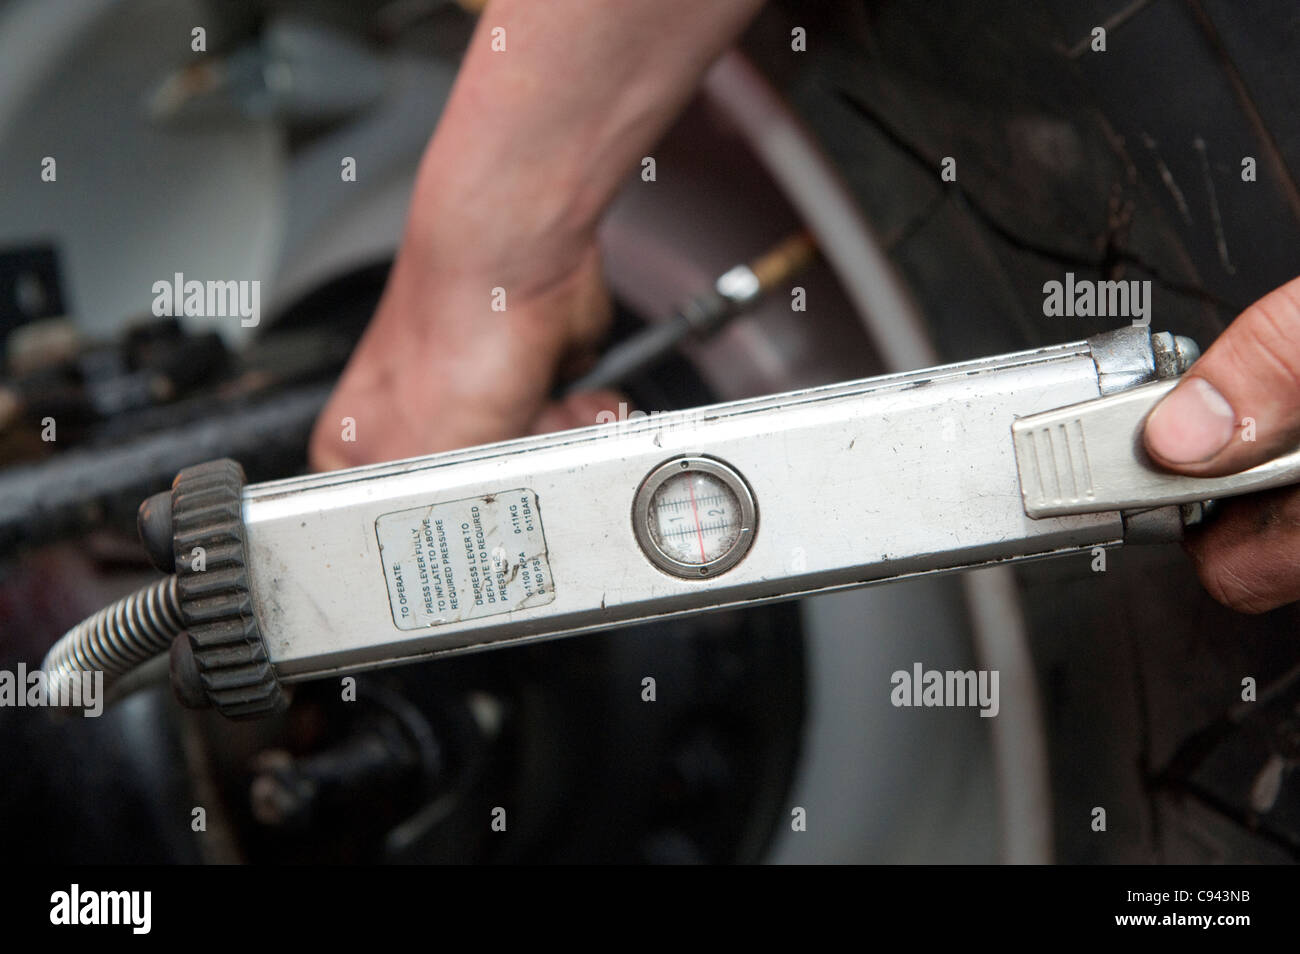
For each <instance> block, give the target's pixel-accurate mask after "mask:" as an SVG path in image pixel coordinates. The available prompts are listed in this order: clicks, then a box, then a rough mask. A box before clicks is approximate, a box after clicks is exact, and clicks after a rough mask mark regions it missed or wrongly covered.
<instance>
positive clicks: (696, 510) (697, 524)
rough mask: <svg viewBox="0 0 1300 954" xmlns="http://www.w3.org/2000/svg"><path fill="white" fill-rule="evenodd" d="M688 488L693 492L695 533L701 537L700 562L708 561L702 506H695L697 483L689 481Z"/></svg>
mask: <svg viewBox="0 0 1300 954" xmlns="http://www.w3.org/2000/svg"><path fill="white" fill-rule="evenodd" d="M686 489H687V490H688V491H690V494H691V513H693V514H695V535H696V536H697V537H699V538H700V562H701V563H708V562H709V558H708V557H706V556H705V555H704V530H703V529H701V527H700V508H699V507H697V506H695V484H694V483H693V482H688V483H687V484H686Z"/></svg>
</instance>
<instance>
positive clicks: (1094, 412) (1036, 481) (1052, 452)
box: [1011, 378, 1300, 518]
mask: <svg viewBox="0 0 1300 954" xmlns="http://www.w3.org/2000/svg"><path fill="white" fill-rule="evenodd" d="M1177 384H1178V379H1177V378H1174V379H1172V380H1164V381H1157V382H1156V383H1154V384H1146V385H1142V386H1141V387H1137V388H1132V389H1130V390H1127V391H1121V392H1119V393H1118V394H1111V395H1108V396H1106V397H1102V398H1098V399H1096V400H1093V401H1085V402H1083V403H1081V404H1072V405H1069V406H1068V407H1062V408H1057V409H1056V410H1054V411H1044V412H1041V413H1039V414H1031V415H1029V416H1028V417H1022V418H1020V419H1018V420H1017V421H1016V422H1015V423H1014V424H1012V426H1011V436H1012V441H1013V443H1014V445H1015V449H1016V467H1017V470H1018V471H1019V473H1020V493H1021V497H1022V498H1023V499H1024V503H1025V513H1026V514H1028V515H1029V516H1030V517H1034V518H1040V517H1061V516H1065V515H1067V514H1080V513H1100V512H1102V511H1109V510H1131V509H1137V508H1147V507H1159V506H1163V505H1166V504H1180V503H1190V502H1192V501H1194V500H1208V499H1210V498H1212V497H1232V496H1235V495H1237V494H1245V493H1250V492H1252V491H1256V490H1267V489H1269V488H1271V487H1283V486H1286V485H1287V484H1292V483H1297V482H1300V449H1296V450H1293V451H1291V452H1290V453H1288V454H1284V455H1283V456H1281V457H1276V458H1274V459H1273V460H1270V461H1268V462H1267V463H1263V464H1260V465H1259V466H1258V467H1252V468H1251V469H1250V470H1245V471H1242V472H1240V473H1236V474H1229V475H1228V476H1226V477H1188V476H1185V475H1183V474H1173V473H1169V472H1168V471H1164V470H1161V469H1160V468H1159V466H1158V465H1157V464H1155V463H1154V462H1153V461H1152V460H1151V458H1150V457H1149V456H1148V455H1147V453H1146V449H1145V448H1144V447H1143V444H1142V426H1143V424H1144V422H1145V421H1146V419H1147V415H1148V414H1150V413H1151V410H1152V408H1154V407H1155V406H1156V404H1157V403H1158V402H1159V401H1160V399H1161V398H1162V397H1164V396H1165V395H1166V394H1168V393H1169V392H1170V391H1171V390H1172V389H1173V388H1174V386H1175V385H1177Z"/></svg>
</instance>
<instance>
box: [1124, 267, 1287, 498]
mask: <svg viewBox="0 0 1300 954" xmlns="http://www.w3.org/2000/svg"><path fill="white" fill-rule="evenodd" d="M1144 439H1145V443H1146V448H1147V452H1148V453H1150V455H1151V457H1152V458H1153V459H1154V460H1155V461H1156V462H1157V463H1159V464H1161V465H1163V466H1165V467H1167V468H1169V469H1170V470H1176V471H1179V472H1181V473H1185V474H1193V475H1196V476H1218V475H1221V474H1231V473H1235V472H1236V471H1239V470H1245V469H1246V468H1248V467H1253V466H1255V465H1256V464H1260V463H1263V462H1264V461H1266V460H1268V459H1269V458H1271V457H1276V456H1277V455H1278V454H1280V453H1283V452H1285V451H1288V450H1291V449H1293V448H1294V447H1295V446H1296V445H1297V443H1300V278H1297V279H1295V280H1293V281H1291V282H1288V283H1287V284H1285V285H1283V286H1282V287H1281V288H1279V289H1277V290H1275V291H1272V292H1270V293H1269V294H1267V295H1265V296H1264V297H1263V298H1261V299H1260V300H1259V301H1257V302H1256V303H1255V304H1253V305H1251V306H1250V307H1249V308H1247V309H1246V310H1245V311H1244V312H1242V313H1241V315H1240V316H1239V317H1238V318H1237V320H1236V321H1234V322H1233V323H1232V324H1231V325H1229V326H1228V329H1227V330H1226V331H1225V332H1224V333H1223V334H1222V335H1220V336H1219V338H1218V340H1217V341H1215V342H1214V344H1213V345H1212V346H1211V347H1210V349H1209V350H1208V351H1207V352H1206V353H1205V354H1204V355H1202V356H1201V358H1200V360H1198V361H1197V362H1196V363H1195V364H1193V365H1192V367H1191V368H1190V369H1189V370H1188V372H1187V373H1186V374H1185V375H1184V376H1183V380H1182V382H1181V383H1179V385H1178V386H1177V387H1176V388H1174V389H1173V390H1172V391H1171V392H1169V394H1168V395H1166V396H1165V398H1164V399H1163V400H1162V401H1161V402H1160V403H1159V404H1157V405H1156V407H1155V410H1153V411H1152V412H1151V415H1150V416H1149V417H1148V418H1147V422H1146V428H1145V432H1144Z"/></svg>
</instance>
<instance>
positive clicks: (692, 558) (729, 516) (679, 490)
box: [634, 457, 756, 577]
mask: <svg viewBox="0 0 1300 954" xmlns="http://www.w3.org/2000/svg"><path fill="white" fill-rule="evenodd" d="M634 510H635V513H634V520H635V524H636V526H635V529H636V532H637V539H638V541H639V542H640V544H641V548H642V550H644V551H645V553H646V555H647V556H648V557H649V558H650V560H651V562H653V563H654V564H655V565H656V566H658V567H659V568H660V569H662V570H666V571H668V572H669V573H673V574H675V575H677V576H686V577H702V576H709V575H711V574H716V573H721V572H722V571H723V570H727V569H730V568H731V567H733V566H735V565H736V563H738V562H739V561H740V559H741V558H742V557H743V556H744V555H745V551H746V550H748V549H749V545H750V542H751V541H752V539H753V536H754V525H755V516H756V511H755V506H754V498H753V495H752V494H751V493H750V491H749V488H748V486H746V484H745V482H744V481H743V480H742V479H741V477H740V475H739V474H737V473H736V472H735V471H734V470H732V469H731V468H730V467H728V466H727V465H725V464H723V463H722V462H721V461H718V460H714V459H713V458H709V457H683V458H678V459H677V460H671V461H667V462H665V463H664V464H662V465H660V466H659V467H657V468H655V470H654V471H652V472H651V473H650V475H649V476H648V477H646V479H645V481H644V482H643V483H642V485H641V489H640V490H639V491H638V492H637V500H636V505H635V507H634Z"/></svg>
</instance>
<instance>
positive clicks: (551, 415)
mask: <svg viewBox="0 0 1300 954" xmlns="http://www.w3.org/2000/svg"><path fill="white" fill-rule="evenodd" d="M627 408H628V400H627V398H626V397H625V396H624V395H622V394H619V393H617V392H616V391H580V392H578V393H577V394H571V395H569V396H568V397H566V398H564V399H563V400H560V401H553V402H551V403H550V404H548V405H547V406H546V407H545V408H543V409H542V412H541V413H540V414H538V415H537V417H536V419H535V420H534V421H533V426H532V427H531V428H530V431H531V433H533V434H549V433H551V432H553V431H567V430H571V429H573V428H575V427H591V426H592V425H594V424H602V423H605V422H606V421H612V420H623V419H626V416H627ZM620 409H621V416H620ZM611 415H612V416H611Z"/></svg>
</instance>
